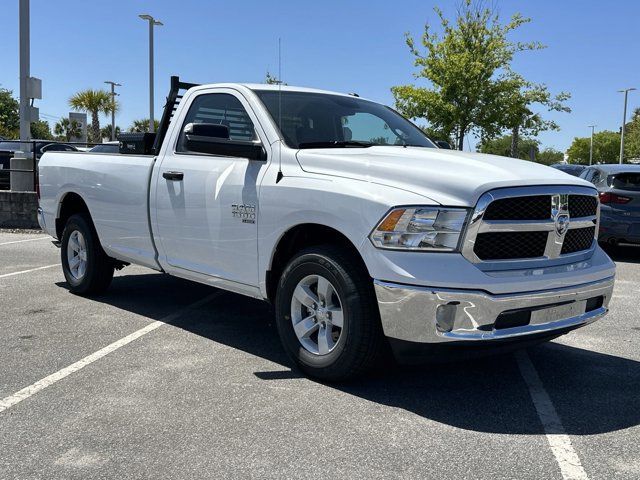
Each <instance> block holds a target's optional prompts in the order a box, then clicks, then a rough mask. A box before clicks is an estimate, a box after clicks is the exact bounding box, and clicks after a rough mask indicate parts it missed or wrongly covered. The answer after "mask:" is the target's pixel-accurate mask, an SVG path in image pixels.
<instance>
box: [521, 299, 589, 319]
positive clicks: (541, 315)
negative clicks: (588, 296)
mask: <svg viewBox="0 0 640 480" xmlns="http://www.w3.org/2000/svg"><path fill="white" fill-rule="evenodd" d="M586 308H587V301H586V300H580V301H578V302H571V303H568V304H566V305H557V306H555V307H550V308H542V309H540V310H534V311H533V312H531V321H530V322H529V324H530V325H542V324H545V323H549V322H556V321H558V320H565V319H567V318H571V317H577V316H578V315H582V314H583V313H584V312H585V311H586Z"/></svg>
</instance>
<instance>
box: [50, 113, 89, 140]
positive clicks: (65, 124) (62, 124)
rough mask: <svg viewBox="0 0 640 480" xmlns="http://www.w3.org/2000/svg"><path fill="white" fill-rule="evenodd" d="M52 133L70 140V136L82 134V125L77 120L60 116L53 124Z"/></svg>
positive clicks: (76, 136) (75, 136)
mask: <svg viewBox="0 0 640 480" xmlns="http://www.w3.org/2000/svg"><path fill="white" fill-rule="evenodd" d="M53 133H55V134H56V135H57V136H58V137H59V138H62V139H63V140H66V141H67V142H70V141H71V139H72V138H78V137H80V136H81V135H82V125H81V124H80V122H78V121H77V120H69V119H68V118H61V119H60V121H58V122H56V124H55V125H54V126H53Z"/></svg>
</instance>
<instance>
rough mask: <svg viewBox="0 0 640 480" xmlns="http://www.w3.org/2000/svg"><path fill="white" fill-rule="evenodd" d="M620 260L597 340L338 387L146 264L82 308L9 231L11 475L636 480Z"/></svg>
mask: <svg viewBox="0 0 640 480" xmlns="http://www.w3.org/2000/svg"><path fill="white" fill-rule="evenodd" d="M614 258H615V259H616V261H617V263H618V280H617V285H616V290H615V294H614V298H613V300H612V303H611V309H612V313H611V314H610V315H609V316H607V317H606V318H604V319H603V320H601V321H599V322H597V323H595V324H593V325H590V326H588V327H585V328H583V329H580V330H578V331H575V332H572V333H570V334H569V335H566V336H564V337H561V338H559V339H557V340H555V341H553V342H551V343H548V344H545V345H542V346H539V347H535V348H532V349H529V351H528V352H527V353H525V354H518V355H514V354H509V355H504V356H500V357H494V358H488V359H482V360H474V361H470V362H463V363H455V364H439V365H432V366H427V367H421V368H413V369H403V368H398V367H390V368H389V369H387V370H385V371H380V372H376V373H374V374H373V375H371V376H370V377H367V378H363V379H360V380H358V381H357V382H355V383H351V384H348V385H337V386H336V385H323V384H320V383H317V382H314V381H311V380H308V379H306V378H304V377H301V376H300V375H299V374H297V373H296V372H295V371H292V370H291V368H290V366H289V363H288V361H287V359H286V358H285V356H284V352H283V351H282V350H281V347H280V344H279V342H278V339H277V334H276V331H275V327H274V325H273V323H272V320H271V314H270V311H269V308H268V306H267V305H266V304H263V303H261V302H258V301H254V300H250V299H247V298H244V297H241V296H238V295H235V294H232V293H227V292H222V291H217V290H213V289H211V288H208V287H204V286H201V285H197V284H193V283H189V282H186V281H182V280H178V279H175V278H171V277H168V276H166V275H162V274H158V273H154V272H152V271H150V270H146V269H143V268H139V267H128V268H126V269H124V270H123V271H121V272H118V273H117V274H116V278H115V279H114V282H113V284H112V287H111V289H110V290H109V291H108V292H107V293H106V294H105V295H103V296H101V297H99V298H94V299H85V298H82V297H78V296H74V295H72V294H70V293H69V292H68V291H67V290H66V288H65V284H64V277H63V275H62V271H61V269H60V267H59V265H58V263H59V251H58V249H57V248H55V247H54V246H53V245H52V244H51V243H50V241H49V240H48V239H47V238H46V237H45V236H44V235H36V234H17V233H0V432H1V434H0V478H2V479H14V478H15V479H27V478H28V479H31V478H42V479H53V478H64V479H69V478H78V479H88V478H190V479H191V478H314V479H317V478H362V479H365V478H366V479H368V478H438V479H443V478H469V479H477V478H490V479H497V478H514V479H515V478H517V479H525V478H538V479H539V478H545V479H555V478H558V479H562V478H590V479H610V478H616V479H618V478H620V479H637V478H640V426H639V424H640V349H639V348H638V344H639V342H640V318H639V315H638V313H639V309H638V297H639V288H638V287H639V286H640V250H635V251H634V250H629V251H617V252H615V255H614ZM105 347H108V348H106V349H105Z"/></svg>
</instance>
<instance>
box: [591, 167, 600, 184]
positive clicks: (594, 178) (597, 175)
mask: <svg viewBox="0 0 640 480" xmlns="http://www.w3.org/2000/svg"><path fill="white" fill-rule="evenodd" d="M600 180H602V172H601V171H600V170H597V169H594V170H593V175H592V176H591V179H590V181H591V183H593V184H594V185H595V184H597V183H600Z"/></svg>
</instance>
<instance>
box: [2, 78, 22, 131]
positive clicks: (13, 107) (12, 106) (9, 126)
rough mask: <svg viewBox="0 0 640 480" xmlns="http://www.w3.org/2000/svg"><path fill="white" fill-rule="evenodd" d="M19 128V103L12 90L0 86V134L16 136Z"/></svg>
mask: <svg viewBox="0 0 640 480" xmlns="http://www.w3.org/2000/svg"><path fill="white" fill-rule="evenodd" d="M19 129H20V103H19V102H18V100H16V99H15V98H13V92H12V91H11V90H7V89H6V88H0V136H3V137H6V138H17V137H18V135H19Z"/></svg>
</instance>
